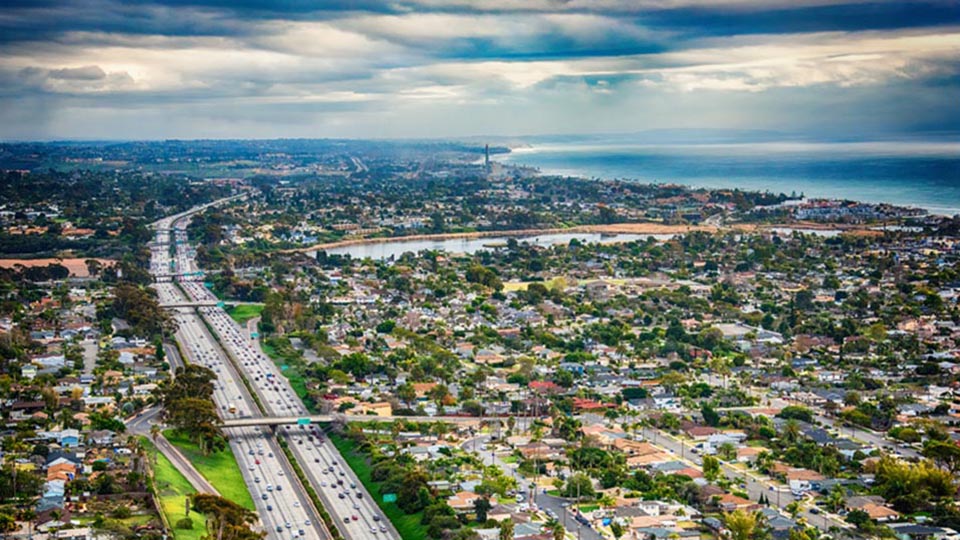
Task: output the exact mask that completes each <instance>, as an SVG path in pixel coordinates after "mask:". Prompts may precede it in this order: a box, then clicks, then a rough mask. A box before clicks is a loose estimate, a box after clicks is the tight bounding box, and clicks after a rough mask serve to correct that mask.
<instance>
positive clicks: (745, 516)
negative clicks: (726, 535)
mask: <svg viewBox="0 0 960 540" xmlns="http://www.w3.org/2000/svg"><path fill="white" fill-rule="evenodd" d="M723 525H724V527H726V529H727V530H728V531H730V540H765V539H766V538H768V537H769V532H768V531H767V530H766V526H765V524H764V522H763V515H762V514H760V513H759V512H747V511H745V510H734V511H733V512H728V513H726V514H724V515H723Z"/></svg>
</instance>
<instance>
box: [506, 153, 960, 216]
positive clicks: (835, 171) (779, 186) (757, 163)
mask: <svg viewBox="0 0 960 540" xmlns="http://www.w3.org/2000/svg"><path fill="white" fill-rule="evenodd" d="M497 160H499V161H503V162H507V163H513V164H519V165H528V166H531V167H537V168H539V169H540V170H541V172H543V173H544V174H560V175H571V176H582V177H586V178H623V179H634V180H637V181H640V182H650V183H675V184H683V185H688V186H692V187H705V188H740V189H743V190H752V191H770V192H774V193H786V194H787V195H790V194H791V193H796V194H797V195H800V194H803V195H805V196H806V197H811V198H812V197H823V198H833V199H849V200H856V201H863V202H887V203H891V204H897V205H902V206H914V207H920V208H924V209H926V210H928V211H930V212H932V213H935V214H946V215H954V214H957V213H960V142H954V141H945V142H917V141H909V142H865V143H782V142H778V143H736V144H697V145H690V144H664V145H656V144H596V145H594V144H574V143H559V144H542V145H537V144H535V145H532V146H528V147H523V148H515V149H514V150H513V151H512V152H511V153H510V154H506V155H502V156H497Z"/></svg>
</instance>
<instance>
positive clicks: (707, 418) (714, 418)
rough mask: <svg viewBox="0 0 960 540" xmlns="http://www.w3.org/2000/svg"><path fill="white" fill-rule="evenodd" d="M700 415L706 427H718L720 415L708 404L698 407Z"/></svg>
mask: <svg viewBox="0 0 960 540" xmlns="http://www.w3.org/2000/svg"><path fill="white" fill-rule="evenodd" d="M700 414H701V415H702V416H703V421H704V422H706V424H707V425H708V426H711V427H717V426H719V425H720V413H718V412H717V411H716V409H714V408H713V407H711V406H710V404H709V403H704V404H703V406H702V407H700Z"/></svg>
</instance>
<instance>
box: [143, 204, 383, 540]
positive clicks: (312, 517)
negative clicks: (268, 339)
mask: <svg viewBox="0 0 960 540" xmlns="http://www.w3.org/2000/svg"><path fill="white" fill-rule="evenodd" d="M202 209H203V208H201V209H198V210H202ZM192 214H193V213H192V212H187V213H184V214H180V215H177V216H172V217H171V218H166V219H165V220H161V221H160V222H158V223H157V224H155V228H156V230H157V239H156V241H155V242H154V243H153V244H152V249H153V259H152V262H151V269H152V271H153V273H154V275H158V276H159V275H174V276H181V275H188V276H191V277H194V276H197V275H201V274H200V271H199V268H198V267H197V264H196V260H195V258H194V255H195V252H194V250H193V249H192V247H191V246H190V245H189V242H188V240H187V237H186V232H185V230H186V226H187V224H188V223H189V218H190V216H191V215H192ZM171 234H172V235H173V242H174V244H173V245H174V246H175V249H174V250H173V253H172V257H171V253H170V249H169V246H170V244H169V240H170V239H169V235H171ZM158 281H159V282H158V283H157V284H156V288H157V291H158V294H159V300H160V303H161V304H164V305H175V304H196V305H200V306H201V307H195V306H194V305H191V306H190V307H183V308H177V309H175V310H174V311H175V313H176V317H177V321H178V323H179V329H178V331H177V335H176V337H177V340H178V342H179V343H180V344H181V347H182V348H183V349H184V353H185V354H186V355H187V357H188V359H189V361H190V362H193V363H197V364H199V365H203V366H206V367H208V368H210V369H211V370H213V371H214V372H215V373H216V374H217V377H218V379H217V381H216V387H215V392H214V399H215V401H216V403H217V406H218V407H219V408H220V414H221V417H222V418H224V420H226V421H230V420H236V419H241V418H257V417H260V416H272V417H278V416H294V415H300V416H302V415H305V414H306V412H307V411H306V409H305V408H304V406H303V403H302V402H300V400H299V398H298V397H297V396H296V395H295V394H294V392H293V390H292V389H291V387H290V385H289V383H288V382H287V380H286V379H285V378H284V377H283V376H282V374H281V373H280V372H279V370H278V369H277V368H276V367H275V366H274V365H273V363H272V362H271V361H270V360H269V359H268V358H267V357H266V356H264V355H263V354H262V353H261V352H260V351H259V350H258V347H255V345H256V344H255V343H252V342H251V340H250V339H249V338H248V337H245V336H244V334H243V332H242V331H241V329H240V327H239V326H238V325H237V324H236V323H235V322H234V321H233V319H231V318H230V317H229V316H228V315H227V313H226V312H225V311H224V310H223V309H221V308H220V307H217V305H216V301H217V299H216V297H215V296H214V295H213V294H212V293H210V291H208V290H207V289H206V287H204V286H203V284H202V283H199V282H196V281H193V280H179V279H175V281H176V282H169V281H163V280H158ZM245 381H246V384H245ZM247 385H249V388H250V389H252V391H253V393H254V394H255V395H256V397H257V399H258V400H259V402H260V404H261V405H260V406H258V405H257V402H256V400H254V398H253V396H251V395H250V394H249V392H248V390H247V388H248V387H247ZM261 406H262V410H261V408H260V407H261ZM225 431H226V432H227V434H228V436H229V437H230V444H231V447H232V449H233V451H234V454H235V455H236V456H237V461H238V463H239V464H240V467H241V469H242V470H243V472H244V475H245V479H246V480H247V486H248V487H249V488H250V492H251V494H252V495H253V497H254V500H255V502H256V504H257V510H258V514H259V515H260V517H261V519H262V521H263V527H264V530H265V531H267V532H268V534H269V535H270V537H271V538H279V537H282V536H284V535H292V536H293V537H295V538H301V537H303V538H309V539H313V538H316V537H319V538H328V537H329V533H328V532H327V530H326V529H325V527H324V526H323V524H322V522H321V521H320V520H319V519H318V516H317V515H316V511H315V509H314V508H313V507H312V505H311V503H310V501H309V499H307V498H306V496H305V494H304V492H303V490H302V488H301V487H300V486H299V485H298V483H297V482H298V480H297V478H296V476H294V475H293V472H292V470H290V468H289V463H287V461H286V459H285V455H284V454H283V453H282V451H281V449H280V448H279V445H278V444H277V441H276V439H275V438H274V437H273V431H272V429H271V428H269V427H229V428H226V429H225ZM278 433H279V434H280V436H281V437H284V438H285V440H286V442H287V445H288V447H289V448H290V451H291V453H292V454H293V456H294V458H295V459H296V460H297V462H298V463H299V464H300V466H301V468H302V469H303V470H304V472H305V474H306V477H307V480H308V481H309V482H310V483H311V484H312V485H313V488H314V489H315V491H316V492H317V493H318V494H319V496H320V499H321V501H322V503H323V505H324V507H325V509H326V510H327V511H328V512H329V513H330V515H331V517H332V518H333V519H334V520H335V521H336V522H337V528H338V529H339V530H340V532H341V533H342V534H343V535H344V537H346V538H348V539H350V540H361V539H372V538H380V539H391V538H394V539H399V538H400V536H399V534H398V533H397V532H396V530H395V529H394V528H393V526H392V525H391V524H390V523H389V521H388V520H386V519H385V518H383V517H382V516H381V514H380V512H379V508H378V507H377V505H376V502H375V501H374V500H373V499H372V498H371V496H370V494H369V493H367V491H366V490H365V489H364V488H363V486H362V485H361V484H360V482H359V480H358V479H357V478H356V476H355V475H354V474H353V472H352V471H351V470H350V468H349V467H348V466H347V465H346V463H345V462H344V461H343V459H342V457H341V456H340V455H339V453H338V452H337V450H336V448H335V447H334V446H333V445H332V443H330V442H329V440H327V438H326V437H324V436H323V435H322V433H321V432H320V431H319V430H318V429H317V428H316V427H315V426H289V425H288V426H284V427H282V428H279V430H278Z"/></svg>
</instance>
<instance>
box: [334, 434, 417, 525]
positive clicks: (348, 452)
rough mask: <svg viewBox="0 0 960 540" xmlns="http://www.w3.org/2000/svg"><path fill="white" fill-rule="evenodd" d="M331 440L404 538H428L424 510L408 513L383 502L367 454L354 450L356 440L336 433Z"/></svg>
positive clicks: (378, 484)
mask: <svg viewBox="0 0 960 540" xmlns="http://www.w3.org/2000/svg"><path fill="white" fill-rule="evenodd" d="M330 440H331V441H333V444H334V446H336V447H337V450H339V451H340V454H341V455H343V459H344V460H346V462H347V465H349V466H350V468H351V469H353V472H354V473H356V474H357V477H358V478H359V479H360V482H362V483H363V486H364V487H365V488H367V491H368V492H370V496H371V497H373V498H374V499H375V500H376V501H377V506H379V507H380V510H382V511H383V515H385V516H387V519H389V520H390V523H393V526H394V527H396V528H397V532H399V533H400V537H401V538H403V540H428V539H427V529H426V527H424V526H423V525H421V524H420V520H421V519H422V518H423V513H422V512H417V513H416V514H407V513H406V512H404V511H403V510H401V509H400V507H399V506H397V503H385V502H383V498H382V497H381V496H380V483H379V482H374V481H373V480H371V479H370V464H369V463H368V462H367V458H366V456H364V455H363V454H360V453H358V452H354V446H355V445H354V442H353V441H351V440H349V439H345V438H343V437H340V436H338V435H336V434H331V435H330Z"/></svg>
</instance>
